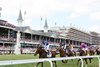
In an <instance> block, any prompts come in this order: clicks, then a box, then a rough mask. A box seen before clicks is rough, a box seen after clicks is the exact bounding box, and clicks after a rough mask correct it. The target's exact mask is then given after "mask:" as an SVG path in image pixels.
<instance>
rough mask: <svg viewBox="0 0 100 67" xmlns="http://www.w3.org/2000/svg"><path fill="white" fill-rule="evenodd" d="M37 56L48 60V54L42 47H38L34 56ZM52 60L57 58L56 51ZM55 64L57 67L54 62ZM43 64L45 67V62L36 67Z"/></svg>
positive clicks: (53, 52) (52, 52)
mask: <svg viewBox="0 0 100 67" xmlns="http://www.w3.org/2000/svg"><path fill="white" fill-rule="evenodd" d="M37 54H39V58H48V57H47V52H46V51H45V50H44V49H43V48H42V47H38V48H37V50H36V52H35V54H34V56H36V55H37ZM51 54H52V56H51V58H54V57H56V51H51ZM53 62H54V63H55V67H57V64H56V61H53ZM40 63H41V67H43V62H39V63H37V64H36V66H35V67H37V66H38V65H39V64H40Z"/></svg>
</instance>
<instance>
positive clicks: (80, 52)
mask: <svg viewBox="0 0 100 67" xmlns="http://www.w3.org/2000/svg"><path fill="white" fill-rule="evenodd" d="M78 52H79V56H88V55H94V54H95V53H94V51H93V50H82V49H81V48H79V49H78ZM88 59H89V62H90V63H91V60H92V58H83V60H84V61H85V63H86V65H87V64H88V61H87V60H88ZM79 61H80V59H79V60H78V62H77V64H79Z"/></svg>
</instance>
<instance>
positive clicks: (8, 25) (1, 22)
mask: <svg viewBox="0 0 100 67" xmlns="http://www.w3.org/2000/svg"><path fill="white" fill-rule="evenodd" d="M0 25H1V26H6V27H11V28H15V27H16V26H14V25H13V24H10V23H8V22H7V21H5V20H0Z"/></svg>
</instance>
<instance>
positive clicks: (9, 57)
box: [0, 54, 98, 67]
mask: <svg viewBox="0 0 100 67" xmlns="http://www.w3.org/2000/svg"><path fill="white" fill-rule="evenodd" d="M36 58H38V56H34V55H33V54H23V55H0V61H1V60H19V59H36ZM34 64H35V63H30V64H18V65H6V66H0V67H34ZM38 67H41V66H40V65H39V66H38ZM44 67H50V64H49V62H44ZM57 67H79V65H77V60H76V59H75V60H73V61H72V60H68V63H65V64H64V63H62V62H61V61H57ZM88 67H98V61H97V59H96V58H94V59H93V60H92V63H91V64H89V65H88Z"/></svg>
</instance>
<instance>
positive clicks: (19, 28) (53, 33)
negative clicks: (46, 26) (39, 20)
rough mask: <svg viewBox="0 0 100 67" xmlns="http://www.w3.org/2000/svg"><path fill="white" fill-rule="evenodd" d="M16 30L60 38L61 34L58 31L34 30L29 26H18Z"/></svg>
mask: <svg viewBox="0 0 100 67" xmlns="http://www.w3.org/2000/svg"><path fill="white" fill-rule="evenodd" d="M15 30H16V31H21V32H26V33H31V34H36V35H42V36H48V37H50V36H51V37H53V38H58V36H59V34H58V33H56V32H41V31H36V30H32V29H31V28H30V27H29V26H26V27H16V28H15Z"/></svg>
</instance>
